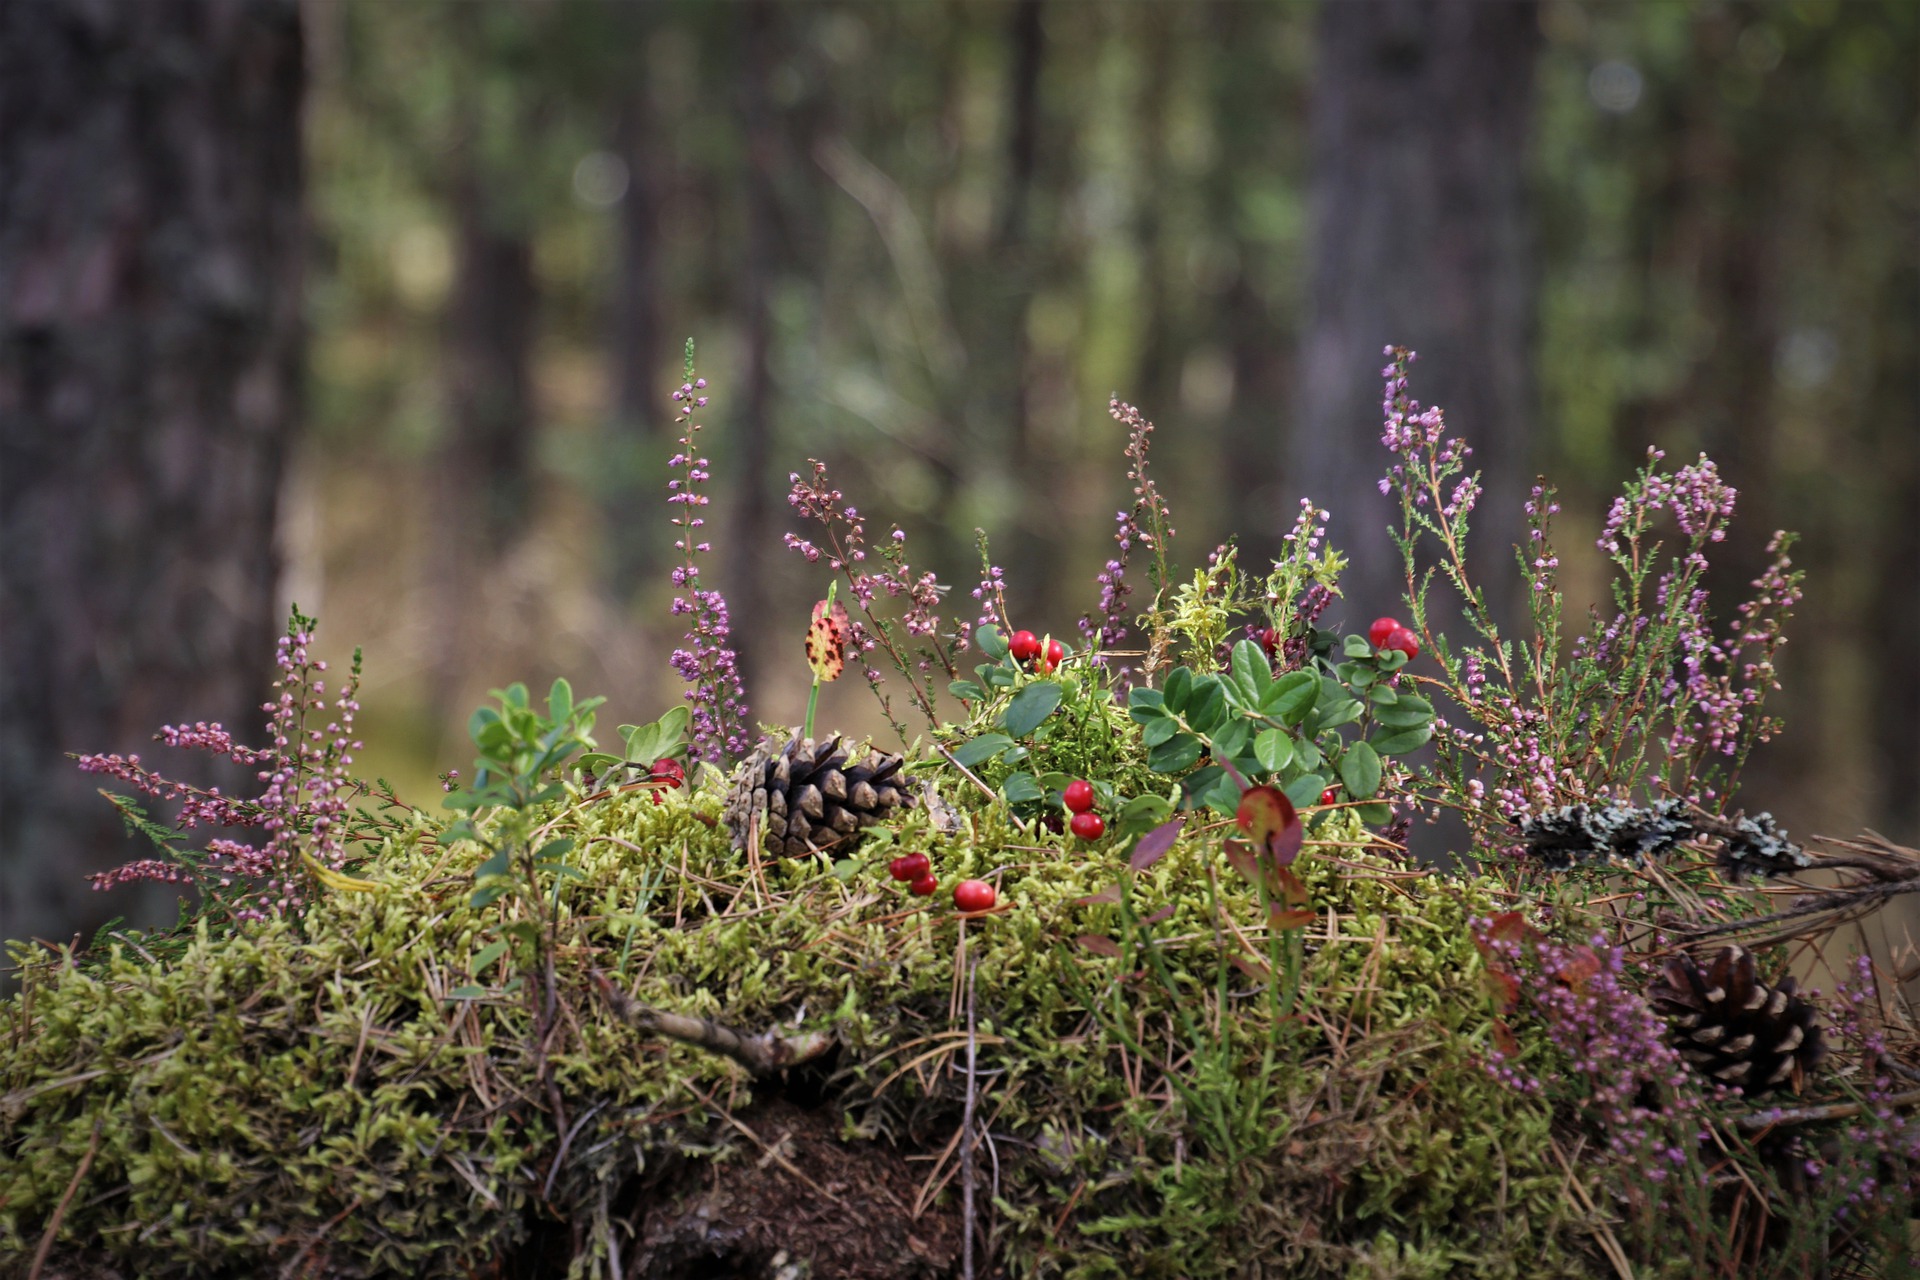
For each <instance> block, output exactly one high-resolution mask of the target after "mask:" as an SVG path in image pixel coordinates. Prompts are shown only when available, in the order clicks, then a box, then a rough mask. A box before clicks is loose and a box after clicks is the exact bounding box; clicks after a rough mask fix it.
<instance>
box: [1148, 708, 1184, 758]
mask: <svg viewBox="0 0 1920 1280" xmlns="http://www.w3.org/2000/svg"><path fill="white" fill-rule="evenodd" d="M1178 732H1180V722H1179V721H1178V720H1175V719H1174V718H1173V717H1172V716H1161V717H1159V718H1158V719H1156V720H1150V721H1148V722H1147V727H1146V728H1145V729H1142V730H1141V731H1140V741H1141V742H1143V743H1145V744H1146V746H1147V747H1148V749H1149V750H1151V749H1152V748H1154V747H1157V746H1159V745H1160V744H1161V743H1163V742H1165V741H1166V740H1167V739H1168V738H1171V737H1172V736H1173V735H1174V734H1176V733H1178Z"/></svg>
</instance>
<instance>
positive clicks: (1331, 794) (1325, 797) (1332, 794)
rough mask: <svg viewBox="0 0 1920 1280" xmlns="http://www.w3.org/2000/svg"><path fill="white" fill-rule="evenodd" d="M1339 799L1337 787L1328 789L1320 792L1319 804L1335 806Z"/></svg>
mask: <svg viewBox="0 0 1920 1280" xmlns="http://www.w3.org/2000/svg"><path fill="white" fill-rule="evenodd" d="M1339 799H1340V788H1338V787H1328V788H1327V789H1326V790H1325V791H1322V792H1321V793H1320V803H1321V804H1335V803H1337V802H1338V801H1339Z"/></svg>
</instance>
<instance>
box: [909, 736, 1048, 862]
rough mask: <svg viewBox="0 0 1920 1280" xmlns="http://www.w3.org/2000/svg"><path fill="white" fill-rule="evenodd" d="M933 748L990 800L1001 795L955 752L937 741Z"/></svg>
mask: <svg viewBox="0 0 1920 1280" xmlns="http://www.w3.org/2000/svg"><path fill="white" fill-rule="evenodd" d="M933 749H934V750H935V751H938V752H939V753H940V754H941V755H943V756H945V757H946V758H947V763H948V764H950V765H952V766H953V767H954V768H956V769H958V770H959V771H960V773H961V775H962V776H963V777H965V778H966V780H967V781H968V782H971V783H972V784H973V785H974V786H976V787H978V788H980V794H981V795H983V796H985V797H986V798H987V799H989V800H997V799H999V796H998V795H997V794H995V792H994V789H993V788H992V787H990V786H988V785H987V784H986V783H984V782H982V781H980V778H979V776H978V775H977V774H975V773H974V771H973V770H971V769H969V768H967V766H965V765H963V764H961V763H960V762H959V761H958V760H955V759H954V758H953V752H951V751H949V750H947V749H946V748H945V747H943V746H941V745H940V744H939V743H937V742H936V743H934V744H933ZM1048 852H1052V850H1048Z"/></svg>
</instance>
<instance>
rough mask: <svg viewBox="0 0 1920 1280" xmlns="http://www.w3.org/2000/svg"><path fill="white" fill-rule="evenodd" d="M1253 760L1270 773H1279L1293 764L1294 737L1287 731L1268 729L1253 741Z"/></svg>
mask: <svg viewBox="0 0 1920 1280" xmlns="http://www.w3.org/2000/svg"><path fill="white" fill-rule="evenodd" d="M1253 758H1254V759H1256V760H1258V761H1259V762H1260V767H1261V768H1262V769H1264V770H1266V771H1267V772H1268V773H1278V772H1280V770H1282V769H1284V768H1286V767H1287V766H1288V765H1289V764H1291V763H1293V736H1292V735H1291V734H1289V733H1288V732H1287V731H1286V730H1285V729H1268V730H1265V731H1264V732H1262V733H1261V734H1260V736H1259V737H1257V738H1255V739H1254V740H1253Z"/></svg>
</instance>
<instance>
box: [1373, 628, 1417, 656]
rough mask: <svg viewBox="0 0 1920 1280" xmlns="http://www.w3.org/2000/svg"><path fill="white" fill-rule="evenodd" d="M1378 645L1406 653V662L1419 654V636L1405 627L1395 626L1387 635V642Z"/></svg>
mask: <svg viewBox="0 0 1920 1280" xmlns="http://www.w3.org/2000/svg"><path fill="white" fill-rule="evenodd" d="M1380 647H1381V648H1382V649H1398V650H1399V651H1400V652H1402V653H1404V654H1406V655H1407V661H1408V662H1412V661H1413V660H1414V659H1415V658H1417V657H1419V656H1420V637H1419V636H1416V635H1415V634H1413V632H1411V631H1409V630H1407V629H1406V628H1405V627H1395V628H1394V629H1393V631H1392V632H1391V633H1390V634H1389V635H1388V636H1387V642H1386V643H1385V644H1383V645H1381V646H1380Z"/></svg>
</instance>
